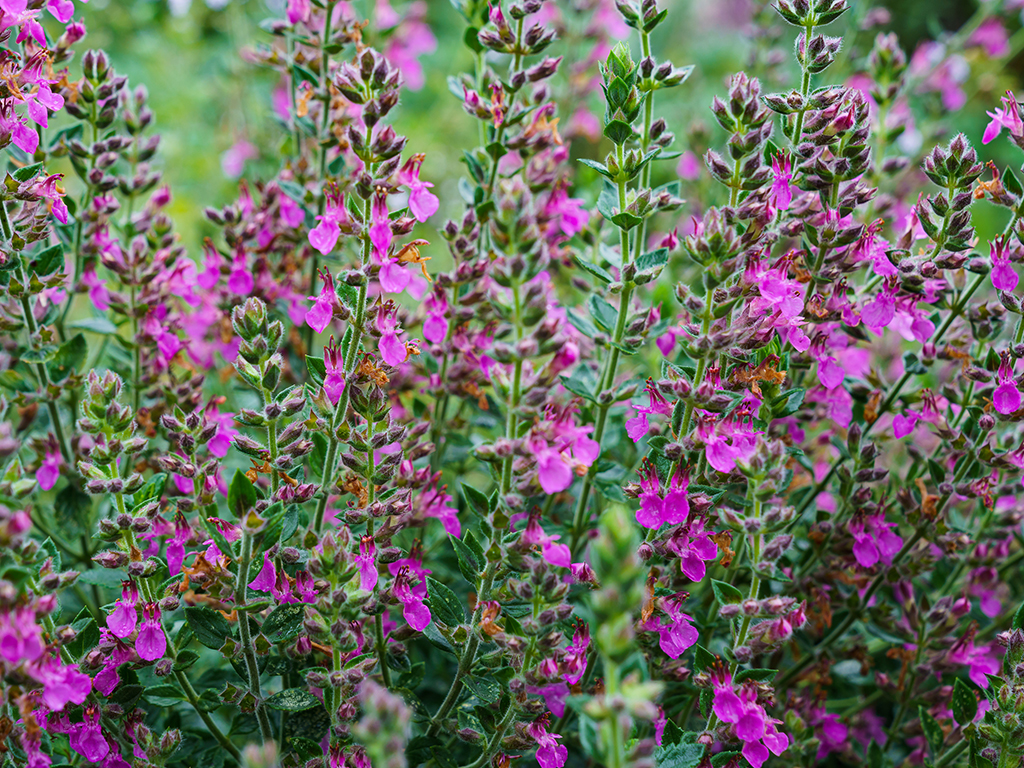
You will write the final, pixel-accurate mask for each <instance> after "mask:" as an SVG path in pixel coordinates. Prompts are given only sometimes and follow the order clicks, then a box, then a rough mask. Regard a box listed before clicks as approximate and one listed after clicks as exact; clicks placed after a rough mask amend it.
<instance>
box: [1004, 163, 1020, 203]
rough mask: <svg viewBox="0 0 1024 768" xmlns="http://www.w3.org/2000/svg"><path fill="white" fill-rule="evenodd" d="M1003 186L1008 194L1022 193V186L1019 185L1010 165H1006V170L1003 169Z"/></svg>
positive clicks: (1017, 194)
mask: <svg viewBox="0 0 1024 768" xmlns="http://www.w3.org/2000/svg"><path fill="white" fill-rule="evenodd" d="M1003 186H1004V187H1006V189H1007V191H1008V192H1009V193H1010V194H1012V195H1014V196H1016V197H1020V196H1021V195H1024V188H1022V187H1021V185H1020V181H1019V180H1018V179H1017V174H1015V173H1014V172H1013V169H1012V168H1011V167H1010V166H1006V170H1005V171H1003Z"/></svg>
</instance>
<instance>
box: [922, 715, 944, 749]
mask: <svg viewBox="0 0 1024 768" xmlns="http://www.w3.org/2000/svg"><path fill="white" fill-rule="evenodd" d="M917 715H918V717H919V718H920V719H921V728H922V730H924V737H925V738H926V739H927V740H928V746H929V747H931V750H932V756H935V755H937V754H938V753H939V750H940V749H942V742H943V741H945V740H946V735H945V734H944V733H943V732H942V726H941V725H939V724H938V722H937V721H936V720H935V718H934V717H932V716H931V715H930V714H929V713H928V710H926V709H925V708H924V707H922V706H918V708H917Z"/></svg>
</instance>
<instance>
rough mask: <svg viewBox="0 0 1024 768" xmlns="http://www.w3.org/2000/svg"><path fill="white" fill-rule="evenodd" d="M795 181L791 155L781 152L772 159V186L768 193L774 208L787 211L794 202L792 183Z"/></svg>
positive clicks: (769, 201)
mask: <svg viewBox="0 0 1024 768" xmlns="http://www.w3.org/2000/svg"><path fill="white" fill-rule="evenodd" d="M792 182H793V161H792V160H790V158H789V155H787V154H785V153H783V152H780V153H779V154H777V155H776V156H775V158H774V159H773V160H772V188H771V191H770V192H769V193H768V204H769V205H770V206H771V208H772V210H777V211H785V210H787V209H788V208H789V205H790V203H792V202H793V192H792V190H791V189H790V184H792Z"/></svg>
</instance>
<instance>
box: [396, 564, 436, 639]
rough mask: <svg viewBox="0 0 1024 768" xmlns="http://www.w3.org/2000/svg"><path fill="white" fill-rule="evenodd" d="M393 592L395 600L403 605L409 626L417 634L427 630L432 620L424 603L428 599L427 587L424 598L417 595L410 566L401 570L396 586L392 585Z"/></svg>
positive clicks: (403, 612) (424, 590)
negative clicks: (425, 598)
mask: <svg viewBox="0 0 1024 768" xmlns="http://www.w3.org/2000/svg"><path fill="white" fill-rule="evenodd" d="M391 592H392V594H394V596H395V599H396V600H398V602H400V603H401V604H402V616H403V617H404V618H405V620H406V621H407V622H408V624H409V626H410V627H412V628H413V629H415V630H416V631H417V632H422V631H423V630H424V629H426V628H427V625H428V624H430V620H431V617H430V609H429V608H427V606H426V605H425V604H424V602H423V599H424V597H426V587H425V585H424V589H423V597H421V596H420V595H418V594H416V592H415V591H414V590H413V587H412V582H411V576H410V569H409V567H408V566H403V567H402V568H400V569H399V571H398V575H397V576H395V581H394V584H392V585H391Z"/></svg>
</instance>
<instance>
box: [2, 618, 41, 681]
mask: <svg viewBox="0 0 1024 768" xmlns="http://www.w3.org/2000/svg"><path fill="white" fill-rule="evenodd" d="M42 654H43V640H42V628H41V627H40V626H39V625H38V624H37V623H36V616H35V612H34V611H33V610H31V609H30V608H28V607H23V608H18V609H15V610H13V611H11V612H10V613H6V612H5V613H2V614H0V656H2V657H3V658H4V660H6V661H7V663H8V664H9V665H10V666H11V667H12V668H13V667H17V666H18V665H19V664H21V663H22V662H30V663H31V662H34V661H35V660H36V659H38V658H39V657H40V656H42Z"/></svg>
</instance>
